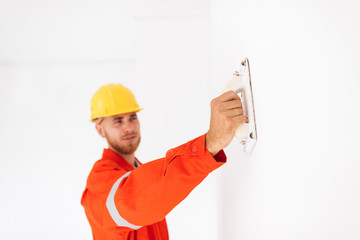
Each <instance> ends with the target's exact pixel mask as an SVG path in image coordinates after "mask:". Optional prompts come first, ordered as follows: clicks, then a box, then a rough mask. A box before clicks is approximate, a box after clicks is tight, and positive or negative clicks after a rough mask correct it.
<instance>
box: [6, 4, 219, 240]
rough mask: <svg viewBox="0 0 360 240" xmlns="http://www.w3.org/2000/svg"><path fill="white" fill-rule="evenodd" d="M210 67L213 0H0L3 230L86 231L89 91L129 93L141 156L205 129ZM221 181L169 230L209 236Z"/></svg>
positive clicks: (96, 140)
mask: <svg viewBox="0 0 360 240" xmlns="http://www.w3.org/2000/svg"><path fill="white" fill-rule="evenodd" d="M210 66H211V18H210V2H209V1H205V0H197V1H193V0H192V1H171V2H168V1H160V0H158V1H151V2H148V1H131V2H119V1H101V3H100V2H99V1H85V2H84V1H80V0H75V1H74V0H72V1H41V0H37V1H31V2H28V1H23V0H18V1H1V2H0V105H1V109H2V111H1V118H0V123H1V124H0V128H1V129H0V130H1V135H0V143H1V144H0V145H1V151H0V189H1V196H2V197H1V198H0V212H1V214H0V225H1V231H0V239H91V230H90V227H89V225H88V222H87V220H86V217H85V214H84V211H83V208H82V206H81V205H80V197H81V194H82V191H83V189H84V187H85V183H86V178H87V175H88V173H89V171H90V169H91V167H92V165H93V163H94V162H95V161H96V160H98V159H99V158H100V156H101V153H102V148H103V147H105V146H106V144H105V142H104V141H103V140H102V139H100V137H99V136H98V135H97V134H96V132H95V129H94V126H93V125H92V124H91V123H90V121H89V116H90V106H89V104H90V98H91V96H92V94H93V93H94V92H95V91H96V90H97V88H98V87H100V86H101V85H102V84H107V83H110V82H121V83H123V84H125V85H127V86H128V87H129V88H131V89H132V90H133V91H134V93H135V94H136V96H137V97H138V101H139V103H140V105H141V106H143V107H144V108H145V110H144V111H142V112H141V113H140V114H139V116H140V121H141V124H142V143H141V145H140V149H139V151H138V154H137V156H138V158H139V159H140V160H141V161H143V162H147V161H150V160H152V159H155V158H158V157H162V156H164V155H165V152H166V150H167V149H169V148H170V147H174V146H177V145H179V144H182V143H184V142H185V141H187V140H190V139H192V138H195V137H197V136H199V135H201V134H203V133H205V132H206V131H207V128H208V121H209V101H210V99H211V96H210V94H209V91H210V85H207V83H208V82H211V71H210ZM217 182H218V179H217V177H216V175H212V176H211V177H209V178H208V179H206V180H205V181H204V183H203V184H202V185H201V186H200V187H199V188H197V189H196V190H195V191H194V192H193V193H192V194H191V195H190V196H189V198H187V199H186V200H185V201H184V202H183V203H182V204H181V205H180V206H178V207H177V208H176V209H175V210H174V211H173V212H172V213H171V214H170V215H169V216H168V224H169V230H170V236H171V239H174V240H176V239H201V238H202V237H205V238H206V239H217V236H218V232H219V231H218V227H217V226H218V223H217V219H218V217H217V215H218V211H217V207H218V205H217V202H218V199H217V197H216V196H217V195H218V193H217V186H218V185H217ZM189 234H190V236H189Z"/></svg>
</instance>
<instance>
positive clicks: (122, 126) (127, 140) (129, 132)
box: [96, 112, 140, 154]
mask: <svg viewBox="0 0 360 240" xmlns="http://www.w3.org/2000/svg"><path fill="white" fill-rule="evenodd" d="M96 130H97V131H98V133H99V134H100V136H102V137H104V138H106V140H107V142H108V144H109V148H110V149H112V150H115V151H116V152H118V153H120V154H132V153H134V152H135V151H136V149H137V147H138V146H139V143H140V123H139V120H138V118H137V115H136V113H135V112H133V113H125V114H119V115H115V116H111V117H104V118H103V120H102V121H101V123H100V124H99V123H97V124H96Z"/></svg>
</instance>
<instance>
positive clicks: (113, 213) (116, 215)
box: [106, 172, 142, 230]
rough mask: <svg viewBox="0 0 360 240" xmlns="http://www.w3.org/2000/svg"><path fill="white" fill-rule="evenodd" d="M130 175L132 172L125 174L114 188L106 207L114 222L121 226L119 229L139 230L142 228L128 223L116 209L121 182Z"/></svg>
mask: <svg viewBox="0 0 360 240" xmlns="http://www.w3.org/2000/svg"><path fill="white" fill-rule="evenodd" d="M129 175H130V172H127V173H125V174H124V175H123V176H122V177H120V178H119V179H118V180H117V181H116V182H115V183H114V185H113V186H112V188H111V190H110V193H109V196H108V198H107V200H106V207H107V209H108V211H109V213H110V216H111V217H112V219H113V220H114V222H115V223H116V224H117V225H118V226H119V227H129V228H132V229H135V230H137V229H139V228H141V227H142V226H136V225H133V224H131V223H129V222H128V221H126V220H125V219H124V218H122V217H121V216H120V214H119V212H118V210H117V209H116V206H115V193H116V191H117V189H118V187H119V184H120V182H121V180H123V179H124V178H126V177H127V176H129Z"/></svg>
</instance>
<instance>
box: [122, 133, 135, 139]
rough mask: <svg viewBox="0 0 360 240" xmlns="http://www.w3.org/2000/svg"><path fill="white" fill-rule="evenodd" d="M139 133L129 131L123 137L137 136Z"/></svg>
mask: <svg viewBox="0 0 360 240" xmlns="http://www.w3.org/2000/svg"><path fill="white" fill-rule="evenodd" d="M137 135H138V134H137V133H136V132H131V133H127V134H126V135H124V136H122V137H121V138H128V137H136V136H137Z"/></svg>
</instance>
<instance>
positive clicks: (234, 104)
mask: <svg viewBox="0 0 360 240" xmlns="http://www.w3.org/2000/svg"><path fill="white" fill-rule="evenodd" d="M223 108H224V109H226V110H230V109H235V108H242V102H241V100H240V99H238V100H231V101H227V102H224V103H223Z"/></svg>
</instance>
